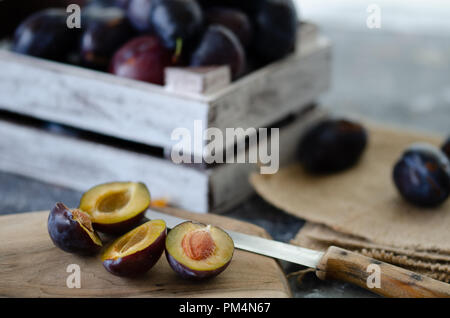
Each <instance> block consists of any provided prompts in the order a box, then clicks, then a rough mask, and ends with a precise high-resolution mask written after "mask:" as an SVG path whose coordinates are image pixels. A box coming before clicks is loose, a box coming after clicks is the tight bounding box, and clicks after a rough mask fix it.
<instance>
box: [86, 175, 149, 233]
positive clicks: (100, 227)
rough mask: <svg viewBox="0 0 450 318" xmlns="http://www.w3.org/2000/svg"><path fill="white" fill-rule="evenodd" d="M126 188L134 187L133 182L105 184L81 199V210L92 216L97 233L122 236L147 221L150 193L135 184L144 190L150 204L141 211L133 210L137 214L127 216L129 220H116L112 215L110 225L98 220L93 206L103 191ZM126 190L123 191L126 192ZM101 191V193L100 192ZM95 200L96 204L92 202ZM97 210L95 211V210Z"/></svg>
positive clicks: (141, 184) (109, 216)
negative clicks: (128, 186)
mask: <svg viewBox="0 0 450 318" xmlns="http://www.w3.org/2000/svg"><path fill="white" fill-rule="evenodd" d="M122 184H123V185H124V186H126V185H127V184H130V185H132V184H133V183H132V182H111V183H105V184H100V185H97V186H95V187H92V188H91V189H89V190H88V191H86V192H85V193H84V194H83V196H82V197H81V200H80V203H79V208H80V209H81V210H84V211H86V213H88V214H90V215H91V217H92V226H93V228H94V229H95V230H96V231H99V232H101V233H105V234H111V235H120V234H123V233H126V232H128V231H130V230H132V229H133V228H134V227H136V226H138V225H140V224H141V222H142V221H143V220H144V219H145V212H146V211H147V209H148V206H149V205H150V201H151V199H150V193H149V192H148V189H147V187H146V186H145V184H143V183H134V184H135V185H137V186H138V187H139V188H140V189H141V190H142V189H144V190H143V193H145V194H146V196H147V197H148V202H147V203H146V204H144V205H142V206H140V208H139V209H136V210H132V211H131V212H133V213H134V212H136V214H135V215H134V216H132V217H129V216H128V214H127V218H124V219H120V220H115V219H114V217H115V216H114V214H113V213H110V214H108V221H109V222H110V223H104V222H103V223H102V222H101V220H98V219H96V217H95V215H93V213H95V211H93V210H92V208H93V206H94V205H96V204H97V203H95V201H96V200H98V198H99V196H100V197H101V196H103V195H104V194H105V193H102V192H101V191H102V190H103V191H106V193H107V190H108V189H110V188H111V187H115V186H120V185H122ZM125 189H126V188H123V189H121V190H122V191H124V190H125ZM98 191H100V192H98ZM92 200H94V202H93V201H92ZM94 210H95V209H94Z"/></svg>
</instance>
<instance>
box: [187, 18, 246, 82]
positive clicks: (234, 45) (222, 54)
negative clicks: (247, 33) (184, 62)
mask: <svg viewBox="0 0 450 318" xmlns="http://www.w3.org/2000/svg"><path fill="white" fill-rule="evenodd" d="M190 65H191V66H194V67H198V66H211V65H215V66H218V65H228V66H229V67H230V69H231V73H232V77H233V79H234V80H235V79H237V78H239V77H240V76H241V75H242V74H243V73H244V71H245V69H246V65H247V60H246V56H245V50H244V48H243V46H242V44H241V42H240V41H239V39H238V38H237V36H236V35H235V34H234V33H233V32H232V31H230V30H229V29H228V28H226V27H224V26H221V25H218V24H216V25H210V26H209V27H208V29H207V30H206V32H205V34H204V35H203V38H202V40H201V41H200V44H199V45H198V47H197V48H196V49H195V51H194V52H193V54H192V56H191V61H190Z"/></svg>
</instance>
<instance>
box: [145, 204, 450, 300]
mask: <svg viewBox="0 0 450 318" xmlns="http://www.w3.org/2000/svg"><path fill="white" fill-rule="evenodd" d="M146 217H147V218H149V219H153V220H154V219H161V220H164V221H165V222H166V225H167V227H168V228H174V227H175V226H177V225H178V224H181V223H183V222H186V221H187V220H183V219H180V218H177V217H174V216H172V215H168V214H165V213H161V212H158V211H154V210H148V211H147V213H146ZM224 231H226V232H227V233H228V235H230V237H231V238H232V239H233V241H234V246H235V248H237V249H240V250H244V251H248V252H252V253H256V254H260V255H264V256H269V257H273V258H276V259H280V260H284V261H287V262H291V263H295V264H299V265H303V266H306V267H311V268H314V269H315V270H316V275H317V277H319V278H320V279H322V280H325V279H336V280H340V281H344V282H348V283H351V284H354V285H357V286H360V287H362V288H364V289H368V290H370V291H372V292H374V293H376V294H379V295H382V296H386V297H408V298H409V297H446V298H447V297H450V284H446V283H444V282H440V281H437V280H434V279H432V278H429V277H426V276H423V275H420V274H418V273H414V272H411V271H408V270H405V269H403V268H400V267H397V266H394V265H391V264H388V263H384V262H381V261H378V260H375V259H372V258H369V257H366V256H363V255H360V254H357V253H354V252H350V251H347V250H345V249H342V248H339V247H336V246H331V247H330V248H328V250H327V251H326V252H320V251H315V250H311V249H307V248H303V247H299V246H295V245H291V244H287V243H282V242H277V241H274V240H269V239H265V238H261V237H257V236H252V235H247V234H243V233H238V232H234V231H229V230H224ZM377 275H378V276H377Z"/></svg>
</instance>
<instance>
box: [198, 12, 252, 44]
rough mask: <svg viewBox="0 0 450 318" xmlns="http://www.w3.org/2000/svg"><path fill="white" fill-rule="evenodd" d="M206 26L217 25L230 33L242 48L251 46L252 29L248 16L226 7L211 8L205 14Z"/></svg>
mask: <svg viewBox="0 0 450 318" xmlns="http://www.w3.org/2000/svg"><path fill="white" fill-rule="evenodd" d="M205 15H206V21H207V23H208V24H210V25H211V24H219V25H223V26H224V27H226V28H228V29H229V30H230V31H232V32H233V33H234V34H235V35H236V36H237V37H238V39H239V40H240V41H241V44H242V45H243V46H244V47H248V46H249V45H250V44H251V39H252V37H253V27H252V24H251V22H250V19H249V18H248V16H247V15H246V14H245V13H244V12H242V11H240V10H238V9H233V8H226V7H212V8H210V9H208V10H207V11H206V13H205Z"/></svg>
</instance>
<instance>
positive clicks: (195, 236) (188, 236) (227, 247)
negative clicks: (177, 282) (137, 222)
mask: <svg viewBox="0 0 450 318" xmlns="http://www.w3.org/2000/svg"><path fill="white" fill-rule="evenodd" d="M233 253H234V242H233V240H232V239H231V237H230V236H229V235H228V234H227V233H226V232H225V231H223V230H222V229H220V228H218V227H215V226H211V225H205V224H200V223H195V222H184V223H182V224H179V225H177V226H176V227H174V228H173V229H172V230H171V231H170V232H169V234H168V235H167V239H166V258H167V261H168V262H169V264H170V266H171V267H172V269H173V270H174V271H175V272H176V273H177V274H179V275H180V276H181V277H183V278H188V279H196V280H201V279H206V278H212V277H214V276H217V275H218V274H220V273H221V272H223V271H224V270H225V269H226V268H227V267H228V265H229V264H230V262H231V259H232V258H233Z"/></svg>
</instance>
